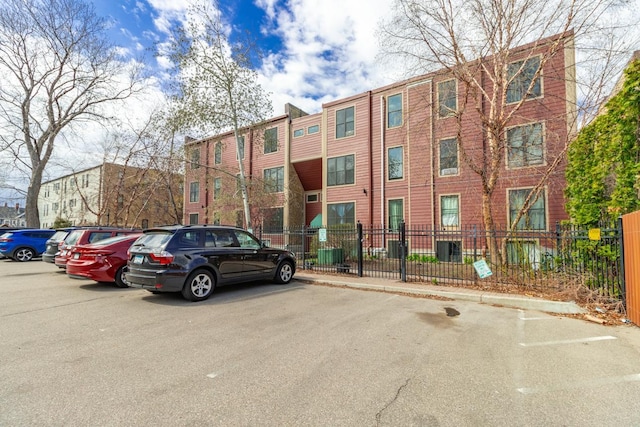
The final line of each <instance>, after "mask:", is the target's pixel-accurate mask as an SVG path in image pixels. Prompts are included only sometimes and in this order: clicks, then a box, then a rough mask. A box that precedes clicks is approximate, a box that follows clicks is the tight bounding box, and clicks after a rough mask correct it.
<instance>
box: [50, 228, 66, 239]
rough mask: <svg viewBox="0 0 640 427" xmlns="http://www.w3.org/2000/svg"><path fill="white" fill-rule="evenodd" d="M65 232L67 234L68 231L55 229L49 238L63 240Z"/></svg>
mask: <svg viewBox="0 0 640 427" xmlns="http://www.w3.org/2000/svg"><path fill="white" fill-rule="evenodd" d="M67 234H69V232H68V231H64V230H59V231H56V232H55V233H54V234H53V236H51V240H57V241H60V240H63V239H64V238H65V237H66V236H67Z"/></svg>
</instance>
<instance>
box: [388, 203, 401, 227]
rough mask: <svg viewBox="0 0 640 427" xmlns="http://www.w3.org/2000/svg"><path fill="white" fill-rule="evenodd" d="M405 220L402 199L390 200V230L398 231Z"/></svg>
mask: <svg viewBox="0 0 640 427" xmlns="http://www.w3.org/2000/svg"><path fill="white" fill-rule="evenodd" d="M403 218H404V208H403V202H402V199H396V200H389V228H390V229H391V230H393V231H398V230H399V229H400V223H401V222H402V220H403Z"/></svg>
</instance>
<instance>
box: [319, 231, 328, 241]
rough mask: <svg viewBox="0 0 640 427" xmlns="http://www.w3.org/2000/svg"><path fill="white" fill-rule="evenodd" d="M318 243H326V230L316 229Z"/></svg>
mask: <svg viewBox="0 0 640 427" xmlns="http://www.w3.org/2000/svg"><path fill="white" fill-rule="evenodd" d="M318 241H319V242H326V241H327V229H326V228H320V229H318Z"/></svg>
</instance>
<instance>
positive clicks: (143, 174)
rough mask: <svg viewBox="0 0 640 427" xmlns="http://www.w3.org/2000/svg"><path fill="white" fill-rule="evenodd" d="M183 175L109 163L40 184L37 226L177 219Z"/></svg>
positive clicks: (171, 221) (138, 224)
mask: <svg viewBox="0 0 640 427" xmlns="http://www.w3.org/2000/svg"><path fill="white" fill-rule="evenodd" d="M182 180H183V178H182V176H181V175H179V174H175V173H167V172H163V171H159V170H154V169H145V168H137V167H132V166H122V165H117V164H113V163H104V164H102V165H99V166H96V167H93V168H90V169H85V170H82V171H79V172H76V173H73V174H70V175H65V176H63V177H60V178H57V179H54V180H51V181H47V182H44V183H43V184H42V187H41V189H40V195H39V197H38V210H39V213H40V226H41V227H42V228H48V227H52V226H53V224H54V222H55V221H56V219H57V218H61V219H63V220H67V221H69V222H71V224H72V225H111V226H121V227H140V228H147V227H151V226H157V225H164V224H175V223H179V222H180V220H181V218H182Z"/></svg>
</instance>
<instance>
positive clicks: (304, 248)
mask: <svg viewBox="0 0 640 427" xmlns="http://www.w3.org/2000/svg"><path fill="white" fill-rule="evenodd" d="M300 234H301V236H300V237H301V239H302V245H300V246H301V247H302V268H304V269H305V270H306V268H307V263H306V262H305V256H306V255H307V226H306V225H304V224H303V225H302V229H301V232H300Z"/></svg>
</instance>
